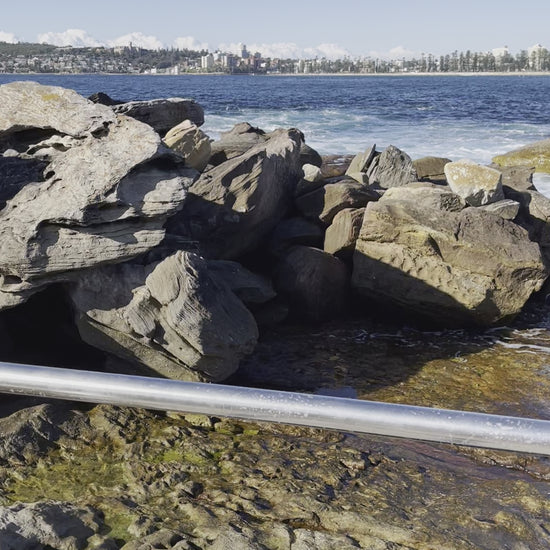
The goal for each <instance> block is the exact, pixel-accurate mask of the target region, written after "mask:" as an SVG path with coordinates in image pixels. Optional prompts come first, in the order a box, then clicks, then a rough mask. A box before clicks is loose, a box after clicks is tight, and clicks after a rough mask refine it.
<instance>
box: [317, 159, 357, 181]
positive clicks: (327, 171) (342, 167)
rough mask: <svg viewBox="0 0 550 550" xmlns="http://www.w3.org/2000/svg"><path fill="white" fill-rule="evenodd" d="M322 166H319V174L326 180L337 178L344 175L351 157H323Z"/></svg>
mask: <svg viewBox="0 0 550 550" xmlns="http://www.w3.org/2000/svg"><path fill="white" fill-rule="evenodd" d="M321 158H322V159H323V164H322V165H321V173H322V174H323V177H324V178H326V179H329V178H339V177H342V176H344V175H345V173H346V171H347V169H348V168H349V166H350V164H351V162H352V160H353V159H354V156H353V155H323V156H322V157H321Z"/></svg>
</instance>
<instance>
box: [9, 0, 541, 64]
mask: <svg viewBox="0 0 550 550" xmlns="http://www.w3.org/2000/svg"><path fill="white" fill-rule="evenodd" d="M4 2H7V0H4ZM1 12H2V14H1V16H0V41H6V42H17V41H22V42H48V43H50V44H56V45H72V46H95V45H105V46H115V45H128V44H129V42H132V43H133V44H134V45H137V46H142V47H147V48H151V49H156V48H161V47H168V48H169V47H172V46H173V47H179V48H190V49H209V50H210V51H215V50H216V49H221V50H225V51H231V50H236V48H237V45H238V44H239V43H243V44H246V45H247V47H248V49H249V50H250V51H253V52H254V51H259V52H261V53H262V54H263V55H264V57H293V58H303V57H306V58H310V57H315V56H318V57H323V56H325V57H329V58H338V57H340V58H341V57H344V56H346V55H349V56H351V57H358V56H370V57H394V58H395V57H397V58H400V57H410V56H413V55H419V54H421V53H426V54H428V53H432V54H434V55H443V54H447V53H452V52H453V51H455V50H458V51H466V50H468V49H469V50H471V51H489V50H492V49H494V48H500V47H503V46H508V48H509V50H510V52H511V53H512V54H513V53H517V52H519V51H520V50H522V49H528V48H530V47H531V46H533V45H535V44H542V45H543V46H544V47H546V48H548V49H550V24H549V22H550V1H549V0H529V1H526V2H518V1H517V0H514V1H509V0H500V1H496V0H460V1H458V2H457V1H456V0H452V1H446V0H439V1H436V0H414V1H413V0H407V1H405V0H389V1H384V0H375V1H371V0H362V1H361V0H315V1H310V2H306V1H305V0H271V1H267V2H266V1H262V0H221V1H218V0H209V1H207V2H197V1H196V0H194V1H193V2H190V1H188V0H162V1H156V2H146V3H141V2H136V1H135V0H132V1H129V0H94V1H93V2H89V1H88V0H86V1H80V0H51V1H49V2H45V1H44V0H24V1H21V2H10V6H9V9H4V10H1Z"/></svg>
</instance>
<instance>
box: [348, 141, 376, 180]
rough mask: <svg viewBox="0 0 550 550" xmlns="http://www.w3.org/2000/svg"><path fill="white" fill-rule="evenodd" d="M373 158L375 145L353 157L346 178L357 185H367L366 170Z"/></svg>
mask: <svg viewBox="0 0 550 550" xmlns="http://www.w3.org/2000/svg"><path fill="white" fill-rule="evenodd" d="M375 156H376V145H372V146H371V147H369V148H368V149H367V150H366V151H365V152H364V153H359V154H357V155H356V156H355V157H353V160H352V161H351V164H350V165H349V168H348V169H347V170H346V176H349V177H350V178H353V179H354V180H356V181H358V182H359V183H364V184H368V183H369V178H368V176H367V170H368V168H369V166H370V164H371V162H372V161H373V159H374V157H375Z"/></svg>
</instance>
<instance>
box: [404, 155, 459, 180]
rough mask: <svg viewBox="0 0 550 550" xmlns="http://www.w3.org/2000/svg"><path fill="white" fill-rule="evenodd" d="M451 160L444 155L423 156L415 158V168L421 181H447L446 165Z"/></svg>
mask: <svg viewBox="0 0 550 550" xmlns="http://www.w3.org/2000/svg"><path fill="white" fill-rule="evenodd" d="M449 162H451V160H450V159H448V158H444V157H422V158H419V159H416V160H413V168H414V169H415V171H416V175H417V177H418V180H419V181H431V182H433V183H442V184H444V183H446V182H447V178H446V177H445V165H446V164H449Z"/></svg>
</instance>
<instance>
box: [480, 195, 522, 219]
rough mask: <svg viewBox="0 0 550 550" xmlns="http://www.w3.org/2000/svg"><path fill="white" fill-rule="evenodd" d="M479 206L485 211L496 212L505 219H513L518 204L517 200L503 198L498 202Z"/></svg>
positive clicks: (517, 211)
mask: <svg viewBox="0 0 550 550" xmlns="http://www.w3.org/2000/svg"><path fill="white" fill-rule="evenodd" d="M480 208H482V209H483V210H485V211H486V212H492V213H493V214H497V215H499V216H500V217H501V218H504V219H505V220H511V221H513V220H515V219H516V217H517V215H518V213H519V208H520V204H519V202H517V201H513V200H510V199H504V200H501V201H498V202H493V203H491V204H487V205H485V206H481V207H480Z"/></svg>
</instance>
